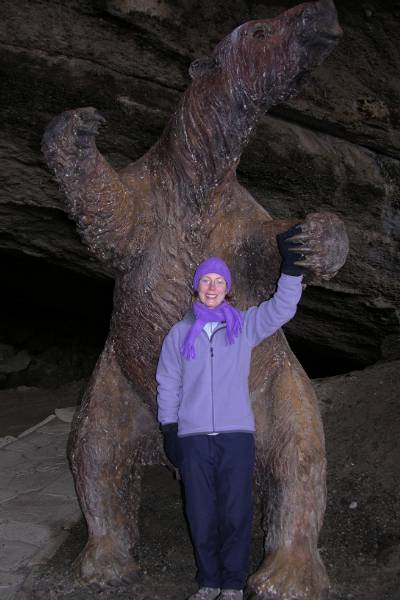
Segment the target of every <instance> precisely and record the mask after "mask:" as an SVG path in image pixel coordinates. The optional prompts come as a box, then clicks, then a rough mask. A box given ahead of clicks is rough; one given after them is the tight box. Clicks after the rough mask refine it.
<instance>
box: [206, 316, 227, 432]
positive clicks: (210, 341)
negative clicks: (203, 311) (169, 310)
mask: <svg viewBox="0 0 400 600" xmlns="http://www.w3.org/2000/svg"><path fill="white" fill-rule="evenodd" d="M221 329H226V326H225V327H217V328H216V329H214V331H213V332H212V334H211V337H210V338H209V343H210V356H211V410H212V429H213V433H215V411H214V348H213V345H212V339H213V337H214V335H215V334H216V333H217V331H220V330H221Z"/></svg>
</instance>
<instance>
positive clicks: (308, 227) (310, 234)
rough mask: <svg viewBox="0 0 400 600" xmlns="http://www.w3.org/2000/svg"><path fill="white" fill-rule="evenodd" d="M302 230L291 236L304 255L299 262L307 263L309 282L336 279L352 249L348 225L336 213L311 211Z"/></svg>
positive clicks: (297, 248) (299, 252) (302, 265)
mask: <svg viewBox="0 0 400 600" xmlns="http://www.w3.org/2000/svg"><path fill="white" fill-rule="evenodd" d="M299 229H300V231H299V233H297V234H296V235H294V236H292V237H291V238H288V239H289V240H290V241H291V242H293V243H294V244H295V246H294V250H293V251H296V253H298V254H300V255H302V260H301V261H299V262H296V263H295V264H296V265H298V266H300V267H304V269H305V272H306V283H309V282H310V281H312V280H313V279H325V280H328V279H332V277H334V276H335V275H336V273H337V272H338V271H339V269H340V268H341V267H342V266H343V265H344V263H345V261H346V258H347V254H348V251H349V239H348V236H347V232H346V229H345V225H344V223H343V221H342V220H341V219H339V217H337V216H336V215H335V214H333V213H329V212H320V213H310V214H308V215H307V216H306V218H305V221H304V222H303V223H301V225H300V226H299Z"/></svg>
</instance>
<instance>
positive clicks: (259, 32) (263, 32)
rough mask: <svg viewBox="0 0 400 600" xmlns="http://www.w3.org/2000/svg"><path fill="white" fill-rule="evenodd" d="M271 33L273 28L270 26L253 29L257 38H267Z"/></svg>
mask: <svg viewBox="0 0 400 600" xmlns="http://www.w3.org/2000/svg"><path fill="white" fill-rule="evenodd" d="M270 34H271V29H270V28H269V27H266V26H264V27H257V29H255V30H254V31H253V37H254V38H256V39H257V40H266V39H267V38H268V37H269V36H270Z"/></svg>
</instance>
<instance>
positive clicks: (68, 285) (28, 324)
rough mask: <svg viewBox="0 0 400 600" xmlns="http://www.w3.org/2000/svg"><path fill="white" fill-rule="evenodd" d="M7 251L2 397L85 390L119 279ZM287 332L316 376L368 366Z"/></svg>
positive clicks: (0, 331) (0, 341)
mask: <svg viewBox="0 0 400 600" xmlns="http://www.w3.org/2000/svg"><path fill="white" fill-rule="evenodd" d="M1 256H2V260H1V261H0V264H1V267H0V271H1V281H2V283H3V286H2V287H3V291H2V294H1V299H0V305H1V310H2V315H3V319H2V320H1V324H0V394H1V393H2V391H4V392H5V391H7V390H12V389H17V390H21V389H25V388H29V389H31V388H32V389H33V388H40V389H42V390H55V389H59V388H60V386H65V385H68V384H72V383H76V382H80V383H81V388H82V389H83V387H84V385H85V383H86V381H87V380H88V378H89V376H90V373H91V372H92V370H93V368H94V365H95V363H96V360H97V357H98V355H99V354H100V352H101V350H102V347H103V345H104V342H105V340H106V337H107V334H108V329H109V320H110V315H111V310H112V296H113V281H112V280H111V279H105V278H104V279H101V278H95V277H90V276H88V275H84V274H82V273H79V272H76V271H73V270H70V269H66V268H65V267H64V266H60V265H56V264H52V263H48V262H46V261H44V260H43V259H39V258H35V257H31V256H27V255H25V254H22V253H17V252H10V251H3V252H2V253H1ZM287 335H288V339H289V343H290V344H291V347H292V349H293V350H294V351H295V353H296V356H297V357H298V359H299V360H300V362H301V363H302V365H303V367H304V368H305V370H306V371H307V373H308V375H309V376H310V377H312V378H314V377H326V376H331V375H337V374H340V373H346V372H348V371H351V370H354V369H360V368H363V367H365V366H366V365H365V364H361V363H360V362H357V361H356V360H355V359H354V358H351V357H350V358H349V357H346V355H344V354H343V353H341V352H339V351H338V352H335V351H334V350H333V349H332V348H325V347H319V346H317V345H315V344H313V343H311V342H309V341H307V340H303V339H297V338H296V337H293V336H291V335H290V332H287ZM77 401H78V399H77ZM43 410H44V409H43ZM32 419H34V413H32ZM32 424H34V423H32ZM0 435H1V434H0Z"/></svg>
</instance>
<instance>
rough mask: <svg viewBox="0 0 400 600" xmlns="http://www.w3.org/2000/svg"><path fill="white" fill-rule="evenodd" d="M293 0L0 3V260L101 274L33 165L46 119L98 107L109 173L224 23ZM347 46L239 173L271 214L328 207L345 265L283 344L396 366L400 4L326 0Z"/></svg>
mask: <svg viewBox="0 0 400 600" xmlns="http://www.w3.org/2000/svg"><path fill="white" fill-rule="evenodd" d="M295 4H296V2H288V1H286V0H273V1H271V2H269V1H266V0H264V1H262V0H259V1H258V2H253V1H252V0H247V1H245V0H226V1H225V2H217V3H215V2H211V1H206V0H200V1H194V0H135V1H133V0H104V1H100V0H93V1H89V0H86V1H79V0H75V1H74V0H71V1H67V2H61V1H57V0H47V1H43V0H2V3H1V7H0V16H1V19H0V74H1V87H0V110H1V122H0V127H1V136H0V161H1V166H0V250H4V251H13V252H22V253H24V254H27V255H30V256H33V257H38V258H40V259H43V260H45V261H47V262H51V263H53V264H58V265H60V267H61V266H62V267H68V268H70V269H75V270H77V271H80V272H82V273H86V274H88V275H90V276H91V277H95V278H99V277H109V276H110V275H109V274H108V273H107V272H106V270H105V268H104V267H103V266H102V265H101V264H100V263H99V262H98V261H96V259H94V258H93V257H92V256H90V254H89V253H88V251H87V250H86V248H85V247H84V246H83V244H82V243H81V242H80V240H79V237H78V235H77V234H76V232H75V228H74V224H73V223H72V222H71V221H69V220H68V218H67V216H66V213H65V211H64V207H63V195H62V193H61V192H60V191H59V190H58V187H57V185H56V183H55V180H54V178H53V177H52V175H51V173H50V172H49V171H48V169H47V168H46V166H45V164H44V160H43V157H42V155H41V152H40V140H41V136H42V134H43V131H44V128H45V126H46V125H47V124H48V122H49V121H50V120H51V119H52V117H53V116H55V115H57V114H59V113H60V112H62V111H64V110H66V109H70V108H76V107H79V106H95V107H96V108H97V109H99V111H100V112H101V113H102V114H103V115H104V116H105V118H106V119H107V125H106V127H104V128H103V129H102V132H101V134H100V136H99V138H98V146H99V148H100V150H101V152H102V153H103V154H104V155H105V156H106V158H107V159H108V160H109V161H110V163H111V164H112V165H113V166H114V167H116V168H117V169H118V168H121V167H123V166H125V165H126V164H128V163H129V162H131V161H132V160H135V159H137V158H138V157H140V156H141V155H142V154H143V153H144V152H145V151H146V150H147V149H148V148H149V147H150V146H151V145H152V144H153V143H154V142H155V141H156V140H157V138H158V137H159V135H160V133H161V131H162V129H163V127H164V125H165V123H166V121H167V119H168V116H169V115H170V114H171V112H172V110H173V108H174V106H175V105H176V103H177V101H178V99H179V96H180V94H181V92H182V91H183V90H184V89H185V87H186V86H187V84H188V82H189V77H188V66H189V64H190V62H191V61H192V60H193V59H195V58H199V57H201V56H206V55H207V54H208V53H209V52H210V50H211V49H212V48H213V47H214V45H215V44H216V43H217V42H218V41H219V40H220V39H221V38H222V37H223V36H224V35H225V34H226V33H228V32H229V31H230V30H231V29H232V28H233V27H235V26H236V25H238V24H239V23H241V22H243V21H246V20H248V19H252V18H264V17H268V16H273V15H276V14H278V13H279V12H281V11H282V10H284V9H286V8H288V7H289V6H294V5H295ZM336 6H337V9H338V13H339V20H340V22H341V25H342V27H343V29H344V33H345V35H344V38H343V40H342V42H341V43H340V45H339V46H338V48H337V49H336V50H335V51H334V53H333V54H332V55H331V56H330V57H329V58H328V60H327V61H326V62H325V63H324V64H323V65H322V66H321V67H320V68H318V69H317V70H316V71H315V72H314V73H313V75H312V77H311V78H310V80H309V81H308V82H307V84H306V85H305V87H304V89H303V91H302V93H301V94H300V95H299V96H298V97H297V98H295V99H293V100H291V101H290V102H287V103H285V104H283V105H280V106H278V107H276V108H274V109H273V110H272V111H271V112H270V113H268V114H267V115H265V117H264V118H263V119H262V121H261V123H260V125H259V127H258V129H257V131H256V132H255V134H254V136H253V138H252V140H251V142H250V144H249V146H248V148H247V149H246V151H245V153H244V154H243V157H242V160H241V162H240V165H239V168H238V176H239V179H240V181H241V182H242V183H243V185H244V186H245V187H247V188H248V189H249V190H250V191H251V193H252V194H253V195H254V197H255V198H256V200H257V201H258V202H259V203H260V204H261V205H262V206H264V207H265V208H266V209H267V210H268V211H269V212H270V213H271V215H272V216H274V217H278V218H284V217H294V218H299V219H301V218H302V217H303V216H304V215H305V214H306V213H308V212H313V211H322V210H329V211H333V212H335V213H336V214H338V215H339V216H340V217H341V218H342V219H343V220H344V221H345V223H346V226H347V230H348V233H349V237H350V254H349V258H348V261H347V263H346V265H345V267H344V268H343V269H342V271H341V272H340V273H339V275H338V276H337V277H336V278H335V279H333V280H332V281H330V282H323V283H321V284H320V285H314V286H310V287H309V289H308V290H307V293H306V294H305V295H304V298H303V300H302V306H301V309H300V311H299V314H298V316H297V318H296V319H295V320H294V321H293V322H292V323H291V324H290V325H289V326H288V329H287V330H288V333H289V335H290V336H291V339H292V340H293V341H294V343H295V344H296V343H305V344H309V345H314V347H321V348H323V347H325V348H330V349H332V351H335V352H340V353H342V355H343V356H347V357H348V358H349V359H353V360H354V361H355V362H357V360H359V362H360V364H363V363H365V364H368V363H372V362H375V361H376V360H379V359H383V360H390V359H394V358H399V357H400V340H399V338H400V324H399V320H400V316H399V297H400V283H399V282H400V277H399V274H400V265H399V237H400V193H399V186H400V162H399V160H400V77H399V67H398V66H399V64H400V3H399V2H383V1H381V2H379V1H373V0H371V1H368V2H367V1H366V2H362V1H361V2H351V3H348V2H345V1H344V0H341V1H338V2H336Z"/></svg>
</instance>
